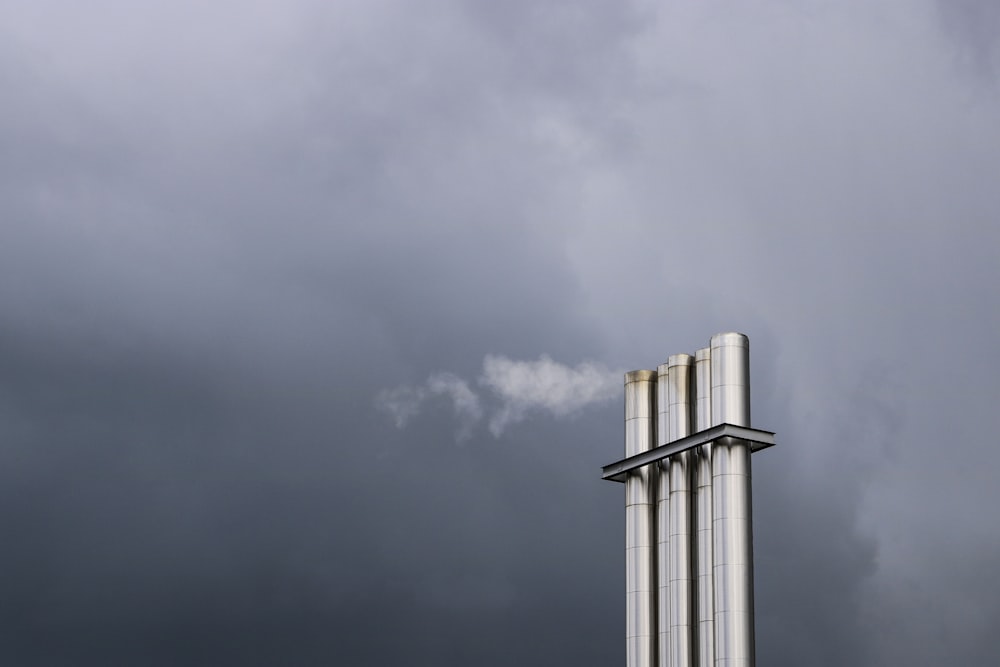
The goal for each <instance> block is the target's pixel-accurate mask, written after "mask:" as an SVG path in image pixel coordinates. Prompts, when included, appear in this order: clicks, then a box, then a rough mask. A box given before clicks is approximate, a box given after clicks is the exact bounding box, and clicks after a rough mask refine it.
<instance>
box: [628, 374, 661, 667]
mask: <svg viewBox="0 0 1000 667" xmlns="http://www.w3.org/2000/svg"><path fill="white" fill-rule="evenodd" d="M656 384H657V382H656V372H655V371H632V372H630V373H627V374H626V375H625V455H626V456H631V455H635V454H638V453H641V452H645V451H648V450H649V449H652V448H653V447H655V446H656V419H657V414H656V413H657V410H656ZM657 469H658V465H657V464H655V463H654V464H652V465H646V466H643V467H641V468H637V469H635V470H633V471H631V472H629V473H628V477H627V478H626V479H625V597H626V612H625V629H626V633H625V634H626V660H627V664H628V666H629V667H654V661H655V657H656V574H655V561H656V537H655V534H654V530H655V522H656V483H657V479H656V478H657V475H656V471H657Z"/></svg>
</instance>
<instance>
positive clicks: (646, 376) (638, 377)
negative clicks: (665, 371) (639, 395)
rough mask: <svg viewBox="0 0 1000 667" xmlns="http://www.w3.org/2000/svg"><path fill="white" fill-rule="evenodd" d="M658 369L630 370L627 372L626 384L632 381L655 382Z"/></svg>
mask: <svg viewBox="0 0 1000 667" xmlns="http://www.w3.org/2000/svg"><path fill="white" fill-rule="evenodd" d="M655 380H656V371H629V372H628V373H626V374H625V384H630V383H632V382H654V381H655Z"/></svg>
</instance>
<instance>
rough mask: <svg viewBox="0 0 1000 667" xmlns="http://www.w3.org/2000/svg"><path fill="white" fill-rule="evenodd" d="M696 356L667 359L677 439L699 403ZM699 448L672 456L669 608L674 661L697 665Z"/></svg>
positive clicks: (671, 422)
mask: <svg viewBox="0 0 1000 667" xmlns="http://www.w3.org/2000/svg"><path fill="white" fill-rule="evenodd" d="M693 371H694V357H692V356H691V355H690V354H674V355H671V356H670V357H668V359H667V405H668V409H669V413H670V414H669V418H668V421H667V426H668V429H669V439H670V441H671V442H673V441H675V440H679V439H680V438H685V437H687V436H689V435H691V431H692V427H693V412H692V411H693V407H694V406H693V405H692V402H691V399H692V392H691V385H692V380H693V379H694V373H693ZM694 461H695V458H694V451H693V450H689V451H686V452H681V453H679V454H676V455H674V456H671V457H670V521H669V524H670V525H669V530H670V548H669V558H670V563H669V572H670V590H669V600H670V601H669V608H670V611H669V614H670V659H669V664H670V666H671V667H694V650H695V646H696V643H695V633H694V630H695V623H694V616H695V614H694V612H695V600H694V595H695V587H694V586H695V576H694V571H693V562H692V555H693V546H694V540H693V538H694V530H693V527H692V522H691V519H692V514H693V510H692V501H693V497H694V485H693V480H694V467H693V463H694Z"/></svg>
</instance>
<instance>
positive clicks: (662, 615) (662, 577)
mask: <svg viewBox="0 0 1000 667" xmlns="http://www.w3.org/2000/svg"><path fill="white" fill-rule="evenodd" d="M667 368H668V367H667V364H660V365H659V366H658V367H657V369H656V370H657V382H656V408H657V416H658V419H657V421H656V444H657V445H665V444H667V443H668V442H670V426H669V424H670V402H669V399H668V397H667ZM656 465H657V470H658V474H659V480H658V482H657V490H656V547H657V548H656V583H657V586H658V590H657V595H656V624H657V629H658V631H657V635H658V637H659V642H658V643H657V647H656V655H657V665H658V667H669V665H670V460H669V459H666V460H664V461H661V462H659V463H657V464H656Z"/></svg>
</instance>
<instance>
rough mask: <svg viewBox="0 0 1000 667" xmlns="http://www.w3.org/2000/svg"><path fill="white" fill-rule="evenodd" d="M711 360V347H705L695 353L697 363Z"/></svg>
mask: <svg viewBox="0 0 1000 667" xmlns="http://www.w3.org/2000/svg"><path fill="white" fill-rule="evenodd" d="M711 358H712V348H710V347H703V348H701V349H700V350H698V351H697V352H695V353H694V360H695V363H697V362H699V361H708V360H709V359H711Z"/></svg>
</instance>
